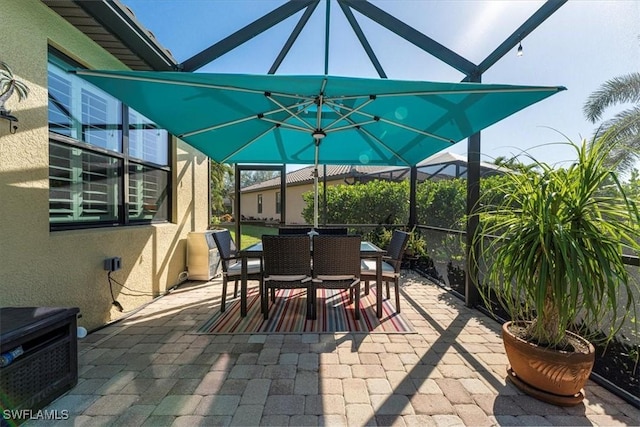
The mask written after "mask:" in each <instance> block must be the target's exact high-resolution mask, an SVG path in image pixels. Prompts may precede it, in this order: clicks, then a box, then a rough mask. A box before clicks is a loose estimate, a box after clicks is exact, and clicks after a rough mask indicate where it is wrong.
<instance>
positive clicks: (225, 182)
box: [211, 160, 234, 215]
mask: <svg viewBox="0 0 640 427" xmlns="http://www.w3.org/2000/svg"><path fill="white" fill-rule="evenodd" d="M233 192H234V188H233V168H232V167H231V165H229V164H225V163H218V162H215V161H213V160H212V161H211V214H212V215H221V214H225V213H228V212H227V210H226V208H225V205H224V201H225V199H228V200H231V201H232V200H233Z"/></svg>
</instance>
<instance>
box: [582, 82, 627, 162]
mask: <svg viewBox="0 0 640 427" xmlns="http://www.w3.org/2000/svg"><path fill="white" fill-rule="evenodd" d="M626 103H631V104H635V105H632V106H631V107H630V108H627V109H625V110H623V111H621V112H620V113H618V114H616V115H615V116H614V117H613V118H612V119H609V120H606V121H604V122H603V123H602V124H601V125H600V127H599V129H598V130H597V131H596V134H595V136H596V137H598V136H601V135H603V134H605V133H606V132H608V131H612V132H613V134H614V135H615V138H614V139H613V140H612V142H613V143H614V144H615V148H614V149H613V150H611V153H610V154H609V159H608V164H610V165H616V164H617V165H618V166H617V170H618V171H619V172H626V171H629V170H630V169H631V168H632V167H633V165H634V163H635V161H636V160H638V158H640V73H630V74H627V75H623V76H620V77H615V78H613V79H611V80H608V81H606V82H605V83H603V84H602V86H600V88H599V89H598V90H596V91H595V92H593V93H592V94H591V95H590V96H589V98H588V99H587V102H585V104H584V107H583V111H584V115H585V116H586V118H587V119H588V120H590V121H591V122H592V123H596V122H598V121H599V120H601V119H602V115H603V113H604V111H605V110H606V109H607V108H608V107H611V106H613V105H616V104H626ZM595 139H596V138H594V140H595Z"/></svg>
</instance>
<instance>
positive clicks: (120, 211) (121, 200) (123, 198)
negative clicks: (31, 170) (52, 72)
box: [47, 46, 174, 231]
mask: <svg viewBox="0 0 640 427" xmlns="http://www.w3.org/2000/svg"><path fill="white" fill-rule="evenodd" d="M52 57H53V58H55V59H54V60H52ZM49 64H53V65H54V66H57V67H58V68H63V69H64V67H63V66H67V67H69V69H73V68H86V67H84V66H83V65H82V64H79V63H78V62H77V61H74V60H73V59H71V58H69V57H68V56H67V55H65V54H64V53H62V52H60V51H59V50H57V49H55V48H54V47H52V46H49V49H48V55H47V67H49ZM48 73H49V72H48ZM96 90H99V89H97V88H96ZM47 92H49V84H48V83H47ZM73 92H74V91H73V90H72V91H71V96H72V101H73V102H81V100H78V99H76V97H74V96H73V95H74V93H73ZM111 98H113V97H111ZM113 99H115V98H113ZM116 101H117V102H118V105H119V106H118V108H119V111H118V113H119V115H120V118H121V120H120V122H119V123H118V124H117V126H119V127H121V129H120V132H119V139H120V141H118V145H119V146H120V147H119V149H120V151H112V150H109V149H106V148H103V147H100V146H98V145H93V144H90V143H88V142H85V141H82V140H81V139H76V138H74V137H70V136H67V135H64V134H61V133H56V132H55V131H53V130H51V129H50V128H49V132H48V133H49V146H50V145H51V144H52V143H55V144H59V145H63V146H68V147H71V148H78V149H80V150H82V152H88V153H95V154H99V155H102V156H106V157H109V158H113V159H116V160H117V162H118V163H119V167H118V172H117V181H116V183H115V184H114V185H115V191H116V192H117V194H116V198H117V205H116V207H115V211H116V213H115V219H114V220H102V221H101V220H97V221H91V220H87V221H82V220H77V221H74V220H71V221H64V222H55V221H53V222H52V215H51V200H52V197H51V191H52V190H51V189H52V187H51V179H52V175H51V158H50V160H49V229H50V231H62V230H78V229H90V228H110V227H123V226H138V225H149V224H161V223H170V222H172V199H173V179H174V178H173V168H172V164H173V157H174V144H173V137H172V135H171V134H169V133H168V132H166V131H165V132H166V149H167V153H166V159H167V164H166V165H160V164H156V163H154V162H152V161H148V160H144V159H141V158H138V157H134V156H133V155H131V153H130V149H129V148H130V147H129V132H130V126H129V114H130V108H129V107H128V106H127V105H125V104H124V103H122V102H120V101H119V100H117V99H116ZM50 102H51V101H50V100H49V101H48V104H47V110H49V108H50V106H49V103H50ZM131 110H132V111H133V112H135V114H136V115H138V116H140V117H144V116H142V114H140V113H139V112H137V111H135V110H133V109H131ZM147 120H148V119H147ZM49 123H50V122H49V118H47V126H49ZM154 125H155V123H154ZM81 126H84V124H81ZM158 128H159V127H158ZM159 129H161V128H159ZM163 131H164V130H163ZM79 138H82V135H79ZM137 165H140V166H141V169H142V170H143V172H142V175H141V176H143V177H144V174H145V173H146V172H147V171H159V173H160V174H161V176H164V177H165V181H166V185H165V186H164V189H162V188H161V189H160V190H159V191H158V193H157V194H158V196H162V199H163V203H162V205H163V207H164V209H162V211H163V213H164V212H166V214H163V215H162V217H160V218H156V217H155V215H154V216H152V217H150V218H135V217H132V216H131V209H130V191H129V185H130V179H129V177H130V170H131V166H137ZM110 188H112V187H110ZM141 197H142V198H144V194H142V195H141ZM143 206H144V201H143ZM76 208H77V207H76Z"/></svg>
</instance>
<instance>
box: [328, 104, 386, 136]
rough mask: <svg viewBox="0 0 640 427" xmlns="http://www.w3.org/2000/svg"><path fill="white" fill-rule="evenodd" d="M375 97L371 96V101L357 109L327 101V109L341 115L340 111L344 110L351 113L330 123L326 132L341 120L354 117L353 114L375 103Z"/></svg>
mask: <svg viewBox="0 0 640 427" xmlns="http://www.w3.org/2000/svg"><path fill="white" fill-rule="evenodd" d="M375 99H376V98H375V96H373V95H371V96H369V99H368V100H367V101H365V102H363V103H362V104H360V105H358V106H357V107H356V108H351V109H350V108H349V107H346V106H344V105H341V104H338V103H336V102H334V101H326V100H325V105H327V107H329V108H331V109H332V110H333V111H335V112H336V113H337V114H341V113H340V111H339V110H340V109H342V108H344V109H345V110H349V112H348V113H347V114H345V115H343V116H341V117H340V118H338V119H335V120H334V121H333V122H331V123H329V124H328V125H327V126H325V128H324V129H325V131H326V130H328V129H331V128H332V127H333V126H334V125H335V124H336V123H338V122H339V121H341V120H345V119H346V118H347V117H349V116H350V115H352V114H353V113H356V112H358V111H360V110H361V109H363V108H364V107H366V106H367V105H369V104H371V103H372V102H373V101H375Z"/></svg>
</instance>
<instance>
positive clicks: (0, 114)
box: [0, 111, 18, 134]
mask: <svg viewBox="0 0 640 427" xmlns="http://www.w3.org/2000/svg"><path fill="white" fill-rule="evenodd" d="M0 119H5V120H7V121H8V122H9V133H11V134H14V133H16V132H17V131H18V118H17V117H16V116H12V115H11V114H8V113H6V112H4V111H0Z"/></svg>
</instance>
